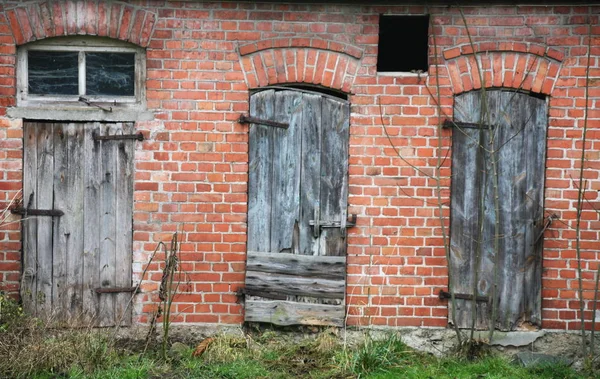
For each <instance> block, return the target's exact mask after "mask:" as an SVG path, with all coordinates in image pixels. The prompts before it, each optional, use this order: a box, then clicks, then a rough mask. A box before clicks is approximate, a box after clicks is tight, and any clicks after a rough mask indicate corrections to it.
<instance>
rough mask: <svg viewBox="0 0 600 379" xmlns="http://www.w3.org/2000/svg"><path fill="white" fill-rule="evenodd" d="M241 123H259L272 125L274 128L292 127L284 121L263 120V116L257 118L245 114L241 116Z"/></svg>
mask: <svg viewBox="0 0 600 379" xmlns="http://www.w3.org/2000/svg"><path fill="white" fill-rule="evenodd" d="M238 122H239V123H240V124H259V125H265V126H272V127H274V128H280V129H287V128H289V127H290V124H285V123H283V122H277V121H271V120H263V119H261V118H256V117H252V116H246V115H245V114H243V115H241V116H240V119H239V120H238Z"/></svg>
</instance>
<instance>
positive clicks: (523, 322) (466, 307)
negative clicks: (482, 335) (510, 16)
mask: <svg viewBox="0 0 600 379" xmlns="http://www.w3.org/2000/svg"><path fill="white" fill-rule="evenodd" d="M484 97H485V100H484ZM454 114H455V116H454V117H455V121H456V123H455V125H454V126H453V132H452V188H451V231H450V234H451V235H450V241H451V242H450V245H451V246H450V254H451V262H450V280H451V283H450V286H451V288H452V289H453V291H454V292H455V293H456V294H463V295H467V296H471V298H472V295H473V291H474V289H473V288H474V284H475V283H476V288H477V295H478V296H479V297H480V298H479V300H478V301H477V302H476V304H477V305H476V308H477V309H476V314H475V316H476V317H475V321H474V322H475V324H474V325H475V327H476V328H477V329H488V328H489V327H490V323H491V322H493V323H494V325H495V328H496V329H499V330H505V331H509V330H517V329H526V328H527V329H530V328H531V327H540V326H541V281H542V275H541V269H542V238H541V235H542V234H543V228H544V224H545V220H544V173H545V159H546V129H547V105H546V101H545V99H541V98H538V97H533V96H530V95H528V94H525V93H521V92H516V91H509V90H498V91H486V92H485V95H484V92H481V91H473V92H468V93H464V94H461V95H459V96H457V97H456V99H455V105H454ZM493 157H495V159H493ZM494 160H495V161H496V162H497V165H496V167H497V168H496V170H494V165H493V161H494ZM494 172H496V173H497V181H495V180H494V179H495V178H494ZM496 183H497V187H496V186H495V184H496ZM496 188H497V190H496ZM496 196H497V199H498V201H497V202H496ZM496 205H497V206H498V209H499V212H498V214H496ZM496 242H497V243H496ZM494 286H495V289H496V296H495V297H496V306H497V311H496V317H495V319H494V320H492V317H493V316H492V308H493V307H492V299H493V297H494V296H493V288H494ZM451 306H452V304H450V307H451ZM472 306H473V301H472V300H468V299H457V300H456V310H455V311H456V322H457V324H458V326H459V327H461V328H470V327H471V325H472V323H473V318H472V315H473V313H472ZM449 314H450V315H451V314H452V313H451V312H450V313H449ZM450 317H451V316H450ZM451 321H452V320H451Z"/></svg>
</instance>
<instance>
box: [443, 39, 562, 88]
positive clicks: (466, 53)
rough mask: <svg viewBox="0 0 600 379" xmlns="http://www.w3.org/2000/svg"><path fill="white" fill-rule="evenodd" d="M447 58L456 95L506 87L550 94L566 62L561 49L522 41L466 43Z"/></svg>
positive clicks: (452, 50)
mask: <svg viewBox="0 0 600 379" xmlns="http://www.w3.org/2000/svg"><path fill="white" fill-rule="evenodd" d="M443 55H444V58H445V60H446V67H447V69H448V75H449V77H450V82H451V84H452V91H453V93H454V94H459V93H462V92H467V91H471V90H476V89H480V88H482V87H485V88H499V87H504V88H515V89H521V90H524V91H531V92H534V93H540V94H544V95H550V94H551V93H552V90H553V88H554V83H555V82H556V79H557V78H558V75H559V73H560V69H561V64H562V60H563V59H564V54H563V53H562V52H561V51H559V50H557V49H554V48H551V47H546V46H544V45H540V44H535V43H521V42H478V43H475V44H474V45H473V46H471V45H470V44H464V45H461V46H457V47H453V48H450V49H447V50H444V52H443ZM476 58H477V60H476ZM479 68H481V73H480V72H479ZM482 79H483V82H482Z"/></svg>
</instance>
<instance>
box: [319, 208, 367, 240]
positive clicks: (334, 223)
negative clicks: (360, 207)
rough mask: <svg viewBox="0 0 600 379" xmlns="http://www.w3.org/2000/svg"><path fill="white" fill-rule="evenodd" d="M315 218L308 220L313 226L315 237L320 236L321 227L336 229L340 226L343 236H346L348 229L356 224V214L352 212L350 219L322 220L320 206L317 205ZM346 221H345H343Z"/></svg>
mask: <svg viewBox="0 0 600 379" xmlns="http://www.w3.org/2000/svg"><path fill="white" fill-rule="evenodd" d="M314 217H315V219H314V220H310V221H308V224H309V225H310V226H312V228H313V237H314V238H319V235H320V234H321V229H326V228H329V229H334V228H336V229H337V228H339V229H340V232H341V233H342V237H343V238H345V237H346V229H348V228H352V227H354V226H356V214H352V216H351V219H350V221H347V220H340V221H323V220H321V212H320V210H319V207H318V206H317V207H315V216H314ZM343 221H345V222H343Z"/></svg>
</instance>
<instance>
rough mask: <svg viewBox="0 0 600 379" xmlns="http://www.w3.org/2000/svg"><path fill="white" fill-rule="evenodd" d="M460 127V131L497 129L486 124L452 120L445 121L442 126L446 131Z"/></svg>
mask: <svg viewBox="0 0 600 379" xmlns="http://www.w3.org/2000/svg"><path fill="white" fill-rule="evenodd" d="M455 126H456V127H458V128H460V129H484V130H485V129H493V128H495V125H486V124H480V123H477V122H462V121H452V120H448V119H446V120H444V123H443V124H442V127H443V128H444V129H447V128H452V127H455Z"/></svg>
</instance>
